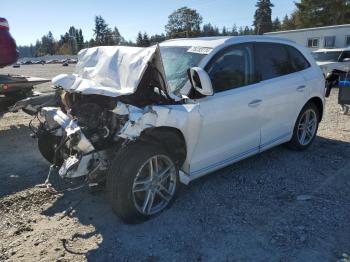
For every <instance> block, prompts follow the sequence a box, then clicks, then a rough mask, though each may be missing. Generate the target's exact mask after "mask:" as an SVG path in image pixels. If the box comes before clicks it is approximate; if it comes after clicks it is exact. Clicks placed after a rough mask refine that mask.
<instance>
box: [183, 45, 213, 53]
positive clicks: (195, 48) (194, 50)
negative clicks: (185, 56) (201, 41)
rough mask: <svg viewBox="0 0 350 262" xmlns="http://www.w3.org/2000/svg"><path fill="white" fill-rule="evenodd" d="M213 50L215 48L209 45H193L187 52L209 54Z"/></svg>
mask: <svg viewBox="0 0 350 262" xmlns="http://www.w3.org/2000/svg"><path fill="white" fill-rule="evenodd" d="M211 50H213V49H212V48H209V47H200V46H192V47H191V48H190V49H188V50H187V52H189V53H197V54H204V55H207V54H209V53H210V52H211Z"/></svg>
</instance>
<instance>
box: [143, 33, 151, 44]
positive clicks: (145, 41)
mask: <svg viewBox="0 0 350 262" xmlns="http://www.w3.org/2000/svg"><path fill="white" fill-rule="evenodd" d="M150 45H151V41H150V40H149V36H148V34H147V33H146V32H145V33H144V34H143V46H145V47H147V46H150Z"/></svg>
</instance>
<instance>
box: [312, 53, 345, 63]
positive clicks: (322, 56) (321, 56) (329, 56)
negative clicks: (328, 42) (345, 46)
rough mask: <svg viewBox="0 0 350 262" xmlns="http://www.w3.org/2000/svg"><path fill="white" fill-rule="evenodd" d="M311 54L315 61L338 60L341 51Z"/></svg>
mask: <svg viewBox="0 0 350 262" xmlns="http://www.w3.org/2000/svg"><path fill="white" fill-rule="evenodd" d="M312 55H313V57H314V58H315V60H316V61H317V62H338V61H339V56H340V55H341V51H324V52H313V53H312Z"/></svg>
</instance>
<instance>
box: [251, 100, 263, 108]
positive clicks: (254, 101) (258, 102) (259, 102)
mask: <svg viewBox="0 0 350 262" xmlns="http://www.w3.org/2000/svg"><path fill="white" fill-rule="evenodd" d="M261 102H262V100H261V99H256V100H253V101H252V102H250V103H249V104H248V106H250V107H257V106H259V105H260V104H261Z"/></svg>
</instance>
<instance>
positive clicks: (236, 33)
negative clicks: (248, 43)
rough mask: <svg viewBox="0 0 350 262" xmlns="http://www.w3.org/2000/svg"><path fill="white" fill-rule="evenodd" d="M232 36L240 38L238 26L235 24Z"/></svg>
mask: <svg viewBox="0 0 350 262" xmlns="http://www.w3.org/2000/svg"><path fill="white" fill-rule="evenodd" d="M231 35H232V36H238V29H237V26H236V24H234V25H233V27H232V31H231Z"/></svg>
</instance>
